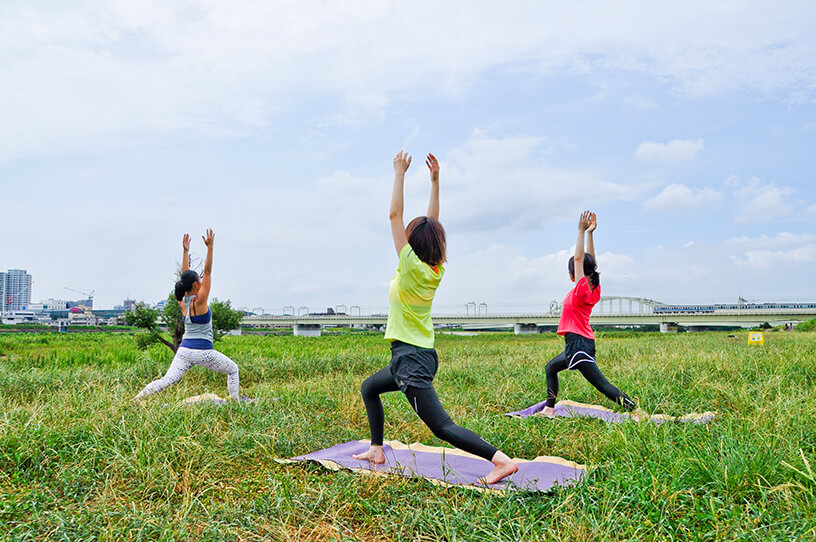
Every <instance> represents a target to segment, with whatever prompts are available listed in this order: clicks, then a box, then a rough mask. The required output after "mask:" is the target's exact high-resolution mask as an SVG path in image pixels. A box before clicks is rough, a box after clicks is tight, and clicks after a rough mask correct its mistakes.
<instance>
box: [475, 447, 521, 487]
mask: <svg viewBox="0 0 816 542" xmlns="http://www.w3.org/2000/svg"><path fill="white" fill-rule="evenodd" d="M490 462H491V463H493V470H492V471H490V472H489V473H487V476H485V477H484V478H480V480H481V481H482V482H484V483H485V485H488V486H489V485H491V484H495V483H496V482H498V481H499V480H501V479H503V478H506V477H508V476H510V475H511V474H513V473H514V472H516V471H517V470H518V465H516V463H515V462H514V461H513V460H512V459H510V458H509V457H507V455H505V454H504V453H503V452H501V451H498V452H496V453H495V454H493V459H491V460H490Z"/></svg>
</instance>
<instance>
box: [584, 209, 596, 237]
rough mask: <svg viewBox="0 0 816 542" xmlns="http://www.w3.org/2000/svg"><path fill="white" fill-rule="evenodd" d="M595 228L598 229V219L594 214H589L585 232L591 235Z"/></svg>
mask: <svg viewBox="0 0 816 542" xmlns="http://www.w3.org/2000/svg"><path fill="white" fill-rule="evenodd" d="M597 227H598V217H597V216H596V215H595V213H589V226H588V227H587V230H586V231H588V232H589V233H592V232H594V231H595V229H596V228H597Z"/></svg>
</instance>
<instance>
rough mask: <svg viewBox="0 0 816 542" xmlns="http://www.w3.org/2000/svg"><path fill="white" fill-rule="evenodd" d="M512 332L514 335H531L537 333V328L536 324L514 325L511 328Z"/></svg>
mask: <svg viewBox="0 0 816 542" xmlns="http://www.w3.org/2000/svg"><path fill="white" fill-rule="evenodd" d="M513 332H514V333H515V334H516V335H532V334H533V333H538V326H537V325H536V324H516V325H514V326H513Z"/></svg>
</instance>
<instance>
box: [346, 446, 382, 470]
mask: <svg viewBox="0 0 816 542" xmlns="http://www.w3.org/2000/svg"><path fill="white" fill-rule="evenodd" d="M351 457H353V458H354V459H357V460H359V461H371V462H372V463H374V464H375V465H382V464H383V463H385V452H384V451H383V448H382V446H374V445H373V444H372V445H371V447H370V448H369V449H368V451H367V452H365V453H363V454H353V455H352V456H351Z"/></svg>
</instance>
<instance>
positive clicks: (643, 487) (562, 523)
mask: <svg viewBox="0 0 816 542" xmlns="http://www.w3.org/2000/svg"><path fill="white" fill-rule="evenodd" d="M744 335H745V334H744V333H742V334H739V337H740V338H739V340H734V339H728V338H727V336H726V334H724V333H701V334H678V335H659V334H640V335H625V336H623V335H620V334H617V335H615V334H611V333H610V334H608V335H606V336H604V335H603V334H600V335H599V340H598V346H599V349H598V355H599V363H600V366H601V368H602V369H603V371H604V373H605V374H606V375H607V377H609V379H610V380H611V381H612V382H613V383H615V384H617V385H618V386H619V387H621V388H622V389H624V390H625V391H626V392H627V393H629V394H630V395H632V396H634V397H636V398H637V399H638V400H639V401H640V403H641V405H642V406H643V407H644V408H646V409H647V410H649V411H652V412H661V413H665V414H672V415H679V414H685V413H688V412H692V411H704V410H716V411H717V412H718V417H717V419H716V421H715V422H713V423H711V424H709V425H705V426H693V425H682V424H666V425H662V426H657V425H652V424H634V423H632V424H619V425H612V424H604V423H602V422H599V421H597V420H579V419H573V420H561V421H558V422H552V421H548V420H544V419H528V420H515V419H509V418H506V417H504V416H502V415H501V414H502V413H503V412H506V411H508V410H515V409H518V408H522V407H525V406H528V405H530V404H532V403H533V402H537V401H540V400H541V399H543V397H544V395H545V377H544V370H543V369H544V364H545V363H546V361H547V360H549V359H550V358H551V357H553V356H554V355H556V354H557V353H558V352H559V351H560V349H561V348H562V343H561V341H560V340H559V339H558V338H556V337H555V336H552V335H536V336H525V337H515V336H512V335H506V334H491V335H486V336H478V337H456V336H447V335H444V336H440V337H438V339H437V349H438V351H439V355H440V359H441V364H440V370H439V374H438V376H437V381H436V384H437V390H438V392H439V395H440V398H441V400H442V402H443V404H444V405H445V406H446V408H447V409H448V411H449V412H450V414H451V416H452V417H453V418H454V420H455V421H457V422H459V423H460V424H462V425H464V426H465V427H468V428H471V429H473V430H475V431H477V432H479V433H480V434H482V435H483V436H484V437H485V438H487V439H488V440H489V441H491V442H493V443H494V444H496V445H498V446H500V447H501V448H502V449H504V450H505V451H506V452H507V453H509V454H510V455H511V456H516V457H526V458H532V457H535V456H537V455H542V454H546V455H558V456H561V457H564V458H566V459H570V460H573V461H577V462H579V463H585V464H588V465H590V466H591V467H592V471H591V474H590V475H589V477H588V478H587V480H586V482H585V483H583V484H582V485H580V486H579V487H574V488H567V489H563V490H557V491H555V492H553V493H551V494H548V495H543V494H516V495H507V496H500V495H492V494H480V493H477V492H472V491H467V490H462V489H455V488H440V487H436V486H433V485H432V484H430V483H427V482H424V481H417V480H405V479H383V478H379V477H364V476H359V475H355V474H352V473H349V472H338V473H330V472H327V471H326V470H324V469H322V468H320V467H317V466H312V465H278V464H275V463H274V462H273V461H272V459H273V458H275V457H289V456H293V455H297V454H302V453H305V452H308V451H313V450H316V449H318V448H324V447H328V446H331V445H333V444H337V443H339V442H342V441H346V440H350V439H355V438H365V437H367V433H368V428H367V422H366V417H365V410H364V408H363V405H362V401H361V399H360V397H359V392H358V390H359V386H360V383H361V382H362V380H363V379H364V378H365V377H367V376H368V375H369V374H371V373H372V372H374V371H375V370H377V369H379V368H381V367H383V366H385V365H386V364H387V363H388V348H387V346H386V343H385V342H384V341H383V340H382V337H381V335H363V334H340V335H327V336H323V337H321V338H319V339H309V338H297V337H281V336H268V337H262V336H244V337H227V338H225V339H224V340H223V341H220V342H219V344H218V348H219V349H220V350H221V351H223V352H224V353H226V354H227V355H228V356H230V357H232V359H234V360H235V361H236V362H237V363H238V364H239V366H240V367H241V384H242V392H244V393H247V394H249V395H252V396H256V397H260V398H262V399H263V401H262V402H261V403H258V404H254V405H244V406H237V405H229V406H226V407H220V408H219V407H216V406H210V405H199V406H195V407H178V406H170V407H162V404H166V403H170V404H173V405H175V403H176V402H177V401H178V400H180V399H182V398H184V397H186V396H190V395H194V394H199V393H204V392H215V393H218V394H219V395H222V396H224V395H226V383H225V378H224V377H223V376H222V375H219V374H216V373H212V372H208V371H206V370H203V369H200V368H195V369H193V370H191V371H190V372H189V373H188V374H187V376H186V377H185V378H184V380H182V382H181V383H180V384H179V385H177V386H175V387H174V388H171V389H169V390H167V391H165V392H164V393H163V394H160V395H158V396H156V397H154V398H152V399H151V400H150V402H149V403H148V405H147V406H146V407H139V406H136V405H133V404H132V403H130V402H129V400H130V398H131V397H132V396H133V395H134V394H135V393H136V392H137V391H138V390H139V389H141V387H142V386H144V385H145V384H146V383H147V382H149V381H150V380H152V379H153V378H156V377H158V376H160V375H161V374H162V373H163V372H164V370H165V369H166V368H167V366H168V364H169V362H170V359H171V352H170V351H169V350H168V349H167V348H166V347H164V346H154V347H151V349H150V350H148V351H147V352H139V351H138V350H136V348H135V347H134V345H133V338H132V336H130V335H127V334H115V335H105V334H79V335H69V336H66V335H64V334H45V333H43V334H36V333H31V334H14V335H0V407H2V408H1V409H0V533H1V534H0V538H3V539H8V540H71V541H74V540H180V539H197V540H261V539H269V540H338V541H339V540H451V541H466V540H507V541H516V540H605V539H615V540H719V539H738V540H762V541H767V540H791V539H793V540H795V539H801V540H806V539H813V538H814V537H816V519H814V518H816V474H814V472H813V471H812V470H810V469H811V467H814V468H816V465H814V464H816V423H814V420H816V333H810V332H805V333H778V332H774V333H768V334H767V335H766V344H765V345H764V346H748V345H747V344H745V343H746V341H745V337H744ZM561 383H562V386H561V389H562V391H561V397H562V398H569V399H572V400H576V401H583V402H596V403H601V404H605V405H607V406H609V404H608V403H605V402H604V399H603V398H602V397H600V396H599V395H598V394H597V393H596V392H595V391H594V390H593V389H592V388H591V387H590V386H589V385H588V384H587V383H586V382H584V381H583V379H582V378H581V377H580V375H578V374H577V373H570V374H565V375H563V378H562V379H561ZM273 398H279V399H278V400H273ZM384 403H385V408H386V438H392V439H399V440H401V441H403V442H413V441H420V442H424V443H428V444H434V445H439V444H441V443H440V442H439V441H438V440H437V439H435V438H434V437H433V435H431V434H430V432H429V431H428V430H427V428H425V427H424V425H423V424H422V423H421V422H420V421H419V420H418V419H417V417H416V416H415V414H414V413H413V411H412V410H411V409H410V407H409V406H408V405H407V403H406V402H405V400H404V399H403V398H402V397H401V396H400V395H399V394H389V395H387V396H386V397H385V398H384Z"/></svg>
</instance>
